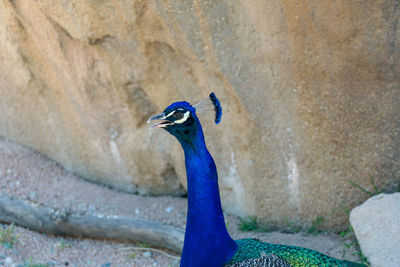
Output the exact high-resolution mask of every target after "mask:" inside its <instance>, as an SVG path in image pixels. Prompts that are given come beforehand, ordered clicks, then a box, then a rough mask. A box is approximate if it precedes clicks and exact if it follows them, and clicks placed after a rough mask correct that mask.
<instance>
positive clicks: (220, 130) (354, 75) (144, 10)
mask: <svg viewBox="0 0 400 267" xmlns="http://www.w3.org/2000/svg"><path fill="white" fill-rule="evenodd" d="M399 17H400V2H399V1H395V0H393V1H390V0H387V1H383V0H370V1H344V0H339V1H323V2H321V1H317V0H315V1H285V0H272V1H261V0H250V1H228V0H226V1H195V0H193V1H180V0H175V1H172V0H171V1H169V0H150V1H125V0H117V1H95V0H79V1H78V0H69V1H59V0H0V135H2V136H5V137H7V138H10V139H12V140H15V141H17V142H19V143H22V144H24V145H27V146H30V147H32V148H33V149H35V150H37V151H40V152H41V153H44V154H45V155H47V156H49V157H50V158H52V159H54V160H56V161H57V162H59V163H60V164H61V165H63V166H65V167H66V168H67V169H69V170H72V171H74V172H76V173H78V174H80V175H82V176H84V177H86V178H87V179H90V180H93V181H98V182H101V183H105V184H108V185H112V186H114V187H117V188H120V189H123V190H127V191H130V192H139V193H148V194H155V195H157V194H174V195H181V194H183V193H184V189H183V188H184V186H185V184H186V181H185V170H184V159H183V153H182V151H181V148H180V147H179V145H178V143H177V142H176V140H174V138H173V137H172V136H169V135H168V134H167V133H165V132H163V131H162V130H155V131H149V130H148V129H147V126H146V124H145V122H146V120H147V118H148V117H149V116H150V115H152V114H154V113H158V112H160V111H162V110H163V109H164V108H165V107H166V106H167V105H168V104H169V103H171V102H173V101H176V100H187V101H189V102H192V103H194V102H197V101H199V100H201V99H203V98H205V97H206V96H207V95H208V94H209V92H210V90H211V88H212V90H213V91H215V93H216V94H217V96H218V97H219V98H220V100H221V102H222V105H223V110H224V114H223V117H222V123H221V124H220V125H218V126H215V125H213V123H212V120H211V119H209V117H207V116H201V119H202V121H203V124H204V126H203V128H204V130H205V135H206V140H207V143H208V146H209V148H210V151H211V153H212V154H213V155H214V158H215V160H216V163H217V166H218V170H219V176H220V187H221V190H222V199H223V205H224V207H225V208H226V209H227V210H230V211H232V212H235V213H237V214H239V215H241V216H246V215H257V216H258V217H259V218H260V219H261V220H262V222H263V223H265V224H267V225H269V226H278V225H279V226H280V227H281V228H282V227H285V226H286V225H287V224H288V223H289V224H292V223H293V224H294V225H298V226H302V225H309V224H310V223H311V222H312V221H313V220H314V219H315V218H316V217H318V216H324V217H325V219H326V222H325V224H324V226H325V227H329V228H331V229H340V228H342V227H344V225H345V224H346V220H347V217H346V214H345V212H344V210H345V208H344V207H343V204H344V205H346V206H347V207H348V208H352V207H354V206H355V205H357V204H359V203H361V202H362V201H363V200H364V199H365V198H366V197H367V196H366V195H365V194H363V193H362V192H361V191H360V190H359V189H357V188H355V187H354V186H352V185H350V183H349V182H348V181H349V180H351V181H354V182H355V183H357V184H360V185H361V186H363V187H366V188H369V189H372V185H371V182H370V179H369V176H370V175H371V176H372V177H373V178H374V179H375V182H376V184H377V185H378V187H379V188H384V189H387V190H393V188H395V187H396V186H397V184H398V183H399V179H400V178H399V172H400V166H399V161H400V134H399V132H400V116H399V113H400V29H399V28H400V26H399V25H398V22H399Z"/></svg>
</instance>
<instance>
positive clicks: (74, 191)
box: [0, 138, 359, 267]
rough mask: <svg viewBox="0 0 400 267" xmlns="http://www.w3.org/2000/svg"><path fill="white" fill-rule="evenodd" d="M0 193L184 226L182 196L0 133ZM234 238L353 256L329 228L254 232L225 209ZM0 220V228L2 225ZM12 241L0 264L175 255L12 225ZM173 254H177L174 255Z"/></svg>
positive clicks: (166, 260)
mask: <svg viewBox="0 0 400 267" xmlns="http://www.w3.org/2000/svg"><path fill="white" fill-rule="evenodd" d="M0 190H1V191H0V194H3V193H6V194H8V195H10V196H13V197H19V198H22V199H31V200H34V201H36V202H40V203H44V204H47V205H51V206H55V207H60V208H70V209H72V210H76V211H80V210H82V211H86V212H95V213H99V214H106V215H125V216H131V217H137V218H144V219H148V220H154V221H158V222H162V223H164V224H169V225H173V226H176V227H180V228H184V226H185V223H186V208H187V206H186V199H185V198H176V197H146V196H139V195H132V194H127V193H123V192H119V191H115V190H112V189H110V188H108V187H105V186H101V185H98V184H94V183H91V182H88V181H85V180H84V179H82V178H80V177H79V176H77V175H74V174H73V173H71V172H68V171H66V170H65V169H63V168H62V167H60V166H59V165H58V164H56V163H55V162H53V161H51V160H49V159H47V158H46V157H44V156H42V155H41V154H39V153H36V152H33V151H32V150H30V149H28V148H26V147H22V146H19V145H16V144H14V143H12V142H10V141H8V140H5V139H3V138H0ZM225 218H226V221H227V225H228V228H229V232H230V233H231V235H232V236H233V237H234V238H235V239H238V238H243V237H255V238H258V239H261V240H263V241H267V242H272V243H283V244H290V245H297V246H303V247H307V248H311V249H315V250H319V251H321V252H323V253H326V254H328V255H330V256H332V257H336V258H342V259H347V260H352V261H359V257H358V253H357V252H358V251H357V248H356V247H354V246H353V247H350V248H348V247H347V246H345V245H344V243H345V242H346V243H350V242H351V240H349V239H346V238H342V237H339V236H338V235H335V234H333V233H321V234H318V235H305V234H283V233H279V232H272V233H259V232H246V233H243V232H241V231H239V230H238V224H239V219H238V218H237V217H236V216H234V215H231V214H225ZM6 226H7V225H4V224H3V225H1V224H0V227H6ZM15 233H16V234H17V236H18V242H17V243H16V244H15V245H14V246H12V247H8V246H4V245H3V244H0V266H21V267H22V266H37V267H38V266H104V267H107V266H177V265H179V260H178V259H177V258H176V257H175V258H174V257H169V256H166V255H164V254H162V253H159V252H155V251H143V250H139V251H136V250H132V249H131V247H132V246H137V244H136V245H135V244H130V243H124V242H118V241H110V240H93V239H89V238H70V237H60V236H52V235H46V234H41V233H37V232H33V231H30V230H28V229H25V228H22V227H18V226H16V227H15ZM174 256H178V255H174Z"/></svg>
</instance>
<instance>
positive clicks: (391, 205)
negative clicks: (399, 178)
mask: <svg viewBox="0 0 400 267" xmlns="http://www.w3.org/2000/svg"><path fill="white" fill-rule="evenodd" d="M350 222H351V225H352V226H353V229H354V232H355V234H356V237H357V239H358V242H359V243H360V247H361V250H362V252H363V254H364V255H365V256H366V257H367V258H368V260H369V261H370V262H371V265H372V266H376V267H398V266H400V193H394V194H379V195H377V196H374V197H371V198H370V199H368V200H367V201H366V202H365V203H363V204H362V205H360V206H358V207H356V208H354V209H353V210H352V211H351V213H350Z"/></svg>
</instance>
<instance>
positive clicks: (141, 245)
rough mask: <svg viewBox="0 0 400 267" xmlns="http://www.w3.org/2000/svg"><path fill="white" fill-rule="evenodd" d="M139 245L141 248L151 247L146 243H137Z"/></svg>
mask: <svg viewBox="0 0 400 267" xmlns="http://www.w3.org/2000/svg"><path fill="white" fill-rule="evenodd" d="M137 246H138V247H140V248H149V247H150V245H149V244H146V243H137Z"/></svg>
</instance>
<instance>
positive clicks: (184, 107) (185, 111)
mask: <svg viewBox="0 0 400 267" xmlns="http://www.w3.org/2000/svg"><path fill="white" fill-rule="evenodd" d="M211 110H213V111H215V114H216V115H215V123H217V124H218V123H219V122H220V121H221V116H222V108H221V105H220V103H219V100H218V98H217V97H216V96H215V94H214V93H211V94H210V96H209V97H208V98H207V99H204V100H203V101H201V102H200V103H198V104H196V105H194V106H192V105H190V104H189V103H188V102H185V101H183V102H175V103H172V104H171V105H169V106H168V107H167V108H166V109H165V110H164V112H162V113H160V114H158V115H155V116H153V117H151V118H150V119H149V120H148V121H147V123H150V122H151V121H154V120H159V121H160V122H158V123H156V124H153V125H152V126H151V127H150V128H163V129H164V130H166V131H167V132H169V133H170V134H172V135H173V136H175V137H176V138H177V139H178V141H180V142H181V143H182V142H187V141H191V140H193V139H194V138H195V137H196V135H197V134H198V132H199V129H201V125H200V121H199V119H198V117H197V115H196V111H197V112H205V111H211Z"/></svg>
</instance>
